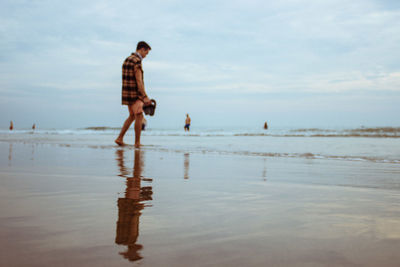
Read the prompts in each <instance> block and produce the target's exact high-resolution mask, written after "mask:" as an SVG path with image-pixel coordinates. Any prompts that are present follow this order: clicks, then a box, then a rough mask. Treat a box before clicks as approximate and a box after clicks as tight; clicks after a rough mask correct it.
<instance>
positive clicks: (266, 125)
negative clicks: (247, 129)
mask: <svg viewBox="0 0 400 267" xmlns="http://www.w3.org/2000/svg"><path fill="white" fill-rule="evenodd" d="M264 129H265V130H267V129H268V123H267V122H265V123H264Z"/></svg>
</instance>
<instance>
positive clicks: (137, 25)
mask: <svg viewBox="0 0 400 267" xmlns="http://www.w3.org/2000/svg"><path fill="white" fill-rule="evenodd" d="M142 40H144V41H146V42H147V43H149V44H150V46H151V47H152V50H151V52H150V53H149V55H148V56H147V57H146V58H145V59H144V61H143V69H144V82H145V88H146V91H147V94H148V95H149V96H150V98H154V99H155V100H156V101H157V109H156V114H155V116H154V117H148V121H149V126H150V127H152V128H179V127H183V125H184V120H185V115H186V113H189V114H190V116H191V118H192V127H193V128H196V127H198V128H201V127H216V128H223V127H249V128H257V127H262V126H263V124H264V122H265V121H268V122H269V125H270V127H338V126H339V127H360V126H371V127H374V126H376V127H378V126H400V116H399V114H400V104H399V103H400V49H399V44H400V1H398V0H392V1H390V0H353V1H348V0H324V1H320V0H286V1H264V0H260V1H258V0H243V1H237V0H223V1H218V0H215V1H208V0H203V1H180V0H163V1H153V0H147V1H126V0H121V1H104V0H96V1H92V0H86V1H75V0H70V1H58V0H27V1H22V0H2V1H1V2H0V128H7V127H8V125H9V122H10V120H12V121H13V122H14V126H15V128H16V129H17V128H29V127H30V126H31V125H32V124H33V123H36V125H37V128H38V129H40V128H82V127H89V126H110V127H121V126H122V123H123V122H124V120H125V119H126V117H127V115H128V111H127V107H126V106H122V105H121V66H122V63H123V61H124V59H125V58H126V57H127V56H129V55H130V54H131V53H132V52H134V51H135V48H136V44H137V42H138V41H142Z"/></svg>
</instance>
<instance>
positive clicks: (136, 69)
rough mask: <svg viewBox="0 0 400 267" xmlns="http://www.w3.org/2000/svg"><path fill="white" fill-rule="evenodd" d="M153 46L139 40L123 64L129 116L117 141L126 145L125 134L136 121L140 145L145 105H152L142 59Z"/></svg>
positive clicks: (136, 135) (136, 145)
mask: <svg viewBox="0 0 400 267" xmlns="http://www.w3.org/2000/svg"><path fill="white" fill-rule="evenodd" d="M150 50H151V47H150V46H149V45H148V44H147V43H146V42H143V41H141V42H139V43H138V44H137V46H136V52H135V53H132V54H131V55H130V56H129V57H127V58H126V59H125V61H124V64H123V65H122V105H127V106H128V111H129V117H128V118H127V119H126V120H125V123H124V125H123V126H122V129H121V132H120V133H119V136H118V137H117V139H115V143H117V144H118V145H119V146H123V145H125V143H124V135H125V133H126V131H127V130H128V129H129V127H130V126H131V124H132V122H133V121H135V147H137V148H138V147H140V135H141V131H142V120H143V105H150V104H151V102H150V99H149V98H148V96H147V94H146V91H145V89H144V82H143V68H142V60H143V59H144V58H145V57H146V56H147V54H148V53H149V52H150Z"/></svg>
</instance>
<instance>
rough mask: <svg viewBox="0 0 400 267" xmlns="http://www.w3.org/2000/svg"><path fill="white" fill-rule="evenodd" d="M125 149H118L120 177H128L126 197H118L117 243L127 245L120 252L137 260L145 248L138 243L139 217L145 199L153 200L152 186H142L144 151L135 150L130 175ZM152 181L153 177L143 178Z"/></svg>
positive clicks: (132, 259)
mask: <svg viewBox="0 0 400 267" xmlns="http://www.w3.org/2000/svg"><path fill="white" fill-rule="evenodd" d="M124 152H125V151H124V150H123V149H121V150H117V152H116V157H117V162H118V166H119V170H120V174H119V176H120V177H124V178H126V190H125V197H123V198H119V199H118V221H117V233H116V237H115V243H116V244H118V245H125V246H127V247H128V248H127V250H126V251H124V252H120V254H121V255H122V256H123V257H124V258H126V259H128V260H130V261H137V260H140V259H142V256H141V255H140V253H139V251H140V250H141V249H142V248H143V246H142V245H141V244H138V243H137V239H138V236H139V218H140V215H141V214H142V213H141V210H142V209H143V208H144V207H145V205H144V203H143V202H144V201H149V200H152V194H153V191H152V187H151V186H143V187H142V186H141V180H142V177H141V175H142V169H143V161H142V156H143V154H142V153H143V152H142V151H141V150H135V160H134V167H133V176H132V177H129V176H128V175H129V171H128V170H127V169H126V168H125V164H124V161H125V159H124ZM143 180H146V181H149V182H151V181H152V180H151V179H143Z"/></svg>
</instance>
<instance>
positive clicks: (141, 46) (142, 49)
mask: <svg viewBox="0 0 400 267" xmlns="http://www.w3.org/2000/svg"><path fill="white" fill-rule="evenodd" d="M150 50H151V47H150V46H149V45H148V44H147V43H146V42H144V41H140V42H139V43H138V44H137V46H136V52H137V53H139V54H140V55H141V56H142V58H145V57H146V56H147V54H148V53H149V51H150Z"/></svg>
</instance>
